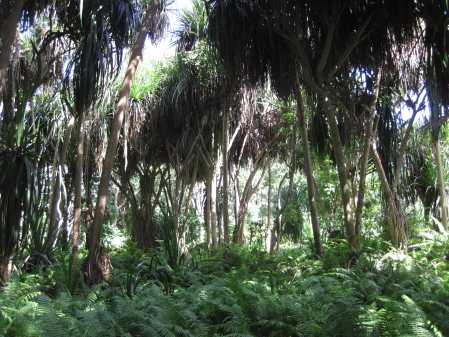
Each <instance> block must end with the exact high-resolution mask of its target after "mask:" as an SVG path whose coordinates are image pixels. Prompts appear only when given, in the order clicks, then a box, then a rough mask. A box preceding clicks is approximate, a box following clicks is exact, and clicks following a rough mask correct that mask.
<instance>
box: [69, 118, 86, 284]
mask: <svg viewBox="0 0 449 337" xmlns="http://www.w3.org/2000/svg"><path fill="white" fill-rule="evenodd" d="M83 121H84V117H83V116H82V114H81V116H79V117H78V121H77V126H76V133H77V138H78V139H77V146H76V163H75V178H74V190H75V201H74V215H73V226H72V259H71V266H72V270H71V279H72V281H73V280H75V279H76V275H77V273H78V269H77V261H78V251H79V235H80V224H81V213H82V208H81V207H82V188H83V164H84V130H83Z"/></svg>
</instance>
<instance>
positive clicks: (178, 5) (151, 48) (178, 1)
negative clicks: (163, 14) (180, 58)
mask: <svg viewBox="0 0 449 337" xmlns="http://www.w3.org/2000/svg"><path fill="white" fill-rule="evenodd" d="M190 8H192V1H191V0H174V2H173V4H172V5H171V6H170V7H169V10H168V16H169V19H170V26H169V28H168V32H167V33H166V34H165V36H164V38H163V39H162V40H161V41H159V43H157V44H152V43H151V42H150V41H147V43H146V45H145V50H144V55H143V59H144V63H145V64H151V63H153V62H155V61H161V60H163V59H165V58H167V57H169V56H172V55H174V53H175V47H173V46H172V43H173V39H172V32H173V31H174V30H176V27H177V25H178V22H179V19H178V18H179V15H180V11H182V10H183V9H190Z"/></svg>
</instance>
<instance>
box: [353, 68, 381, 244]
mask: <svg viewBox="0 0 449 337" xmlns="http://www.w3.org/2000/svg"><path fill="white" fill-rule="evenodd" d="M381 76H382V71H381V70H380V69H379V70H378V72H377V78H376V83H375V86H374V90H373V91H374V92H373V97H372V99H371V104H370V107H369V111H368V118H367V120H366V125H365V139H364V142H363V152H362V158H361V161H360V171H359V177H360V178H359V187H358V189H357V204H356V210H355V235H356V236H357V238H359V236H360V231H361V227H362V214H363V206H364V201H365V188H366V186H365V185H366V171H367V167H368V159H369V154H370V147H371V141H372V138H373V131H374V130H373V129H374V117H375V111H376V104H377V100H378V97H379V89H380V80H381Z"/></svg>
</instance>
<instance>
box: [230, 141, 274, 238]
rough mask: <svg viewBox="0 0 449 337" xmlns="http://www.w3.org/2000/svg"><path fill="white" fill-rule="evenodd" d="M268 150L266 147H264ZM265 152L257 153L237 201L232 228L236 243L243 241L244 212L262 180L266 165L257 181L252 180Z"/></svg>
mask: <svg viewBox="0 0 449 337" xmlns="http://www.w3.org/2000/svg"><path fill="white" fill-rule="evenodd" d="M266 150H268V149H266ZM266 154H267V153H266V152H265V151H264V153H262V154H260V155H259V158H258V159H256V162H255V163H254V168H253V170H252V171H251V173H250V174H249V177H248V180H247V181H246V183H245V188H244V189H243V192H242V195H241V197H240V201H239V209H238V213H237V223H236V227H235V228H234V237H233V242H234V243H237V244H243V243H245V217H246V213H247V211H248V204H249V201H250V199H251V197H252V195H253V194H254V192H255V191H256V190H257V188H258V186H259V184H260V182H261V181H262V178H263V176H264V175H265V169H266V166H264V170H263V172H262V173H261V175H260V178H259V180H258V181H257V183H256V185H255V186H253V180H254V177H255V176H256V173H257V171H258V169H259V166H260V165H263V162H264V158H265V155H266Z"/></svg>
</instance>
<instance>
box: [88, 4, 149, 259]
mask: <svg viewBox="0 0 449 337" xmlns="http://www.w3.org/2000/svg"><path fill="white" fill-rule="evenodd" d="M149 20H151V11H147V13H146V14H145V18H144V19H143V23H142V26H141V27H140V31H139V34H138V36H137V40H136V43H135V45H134V46H133V48H132V52H131V57H130V60H129V64H128V68H127V70H126V74H125V78H124V80H123V83H122V88H121V89H120V92H119V94H118V105H117V111H116V113H115V116H114V122H113V126H112V131H111V136H110V139H109V141H108V147H107V150H106V156H105V158H104V161H103V167H102V171H101V178H100V186H99V187H98V198H97V204H96V208H95V216H94V221H93V224H92V235H91V239H90V242H89V257H88V259H89V264H91V265H92V264H95V263H96V259H97V255H98V253H99V244H100V236H101V229H102V226H103V222H104V217H105V214H106V206H107V197H108V191H109V182H110V178H111V173H112V168H113V166H114V160H115V155H116V151H117V146H118V142H119V138H120V130H121V128H122V124H123V120H124V116H125V111H126V108H127V106H128V99H129V95H130V92H131V85H132V82H133V79H134V75H135V73H136V71H137V68H138V66H139V64H140V62H141V61H142V51H143V48H144V46H145V39H146V36H147V33H148V32H147V23H148V22H149Z"/></svg>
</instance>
